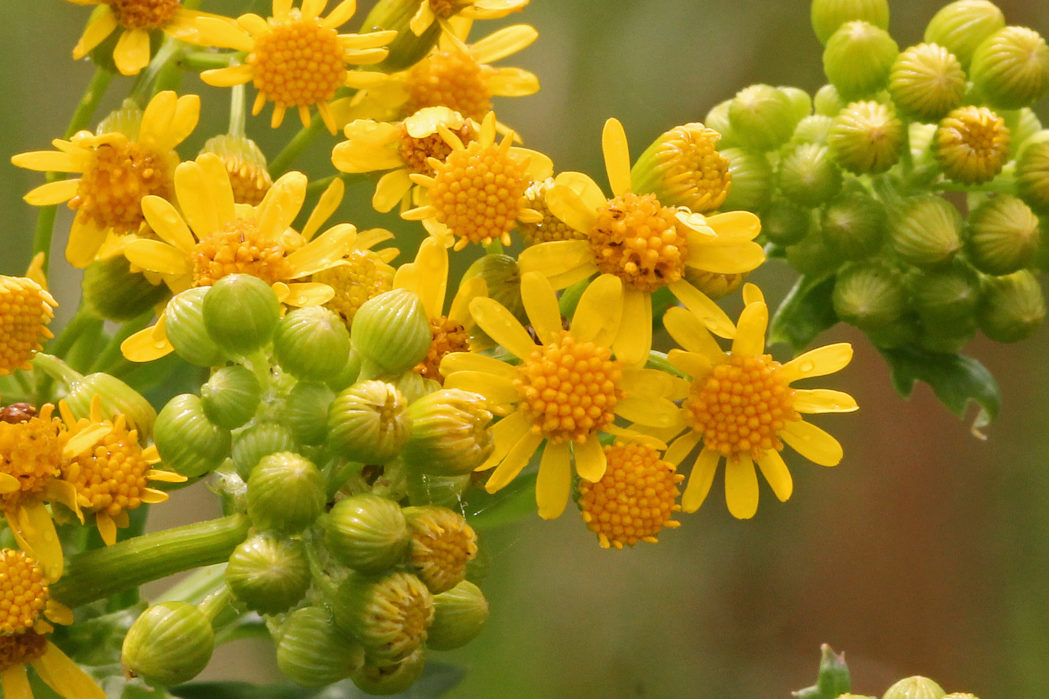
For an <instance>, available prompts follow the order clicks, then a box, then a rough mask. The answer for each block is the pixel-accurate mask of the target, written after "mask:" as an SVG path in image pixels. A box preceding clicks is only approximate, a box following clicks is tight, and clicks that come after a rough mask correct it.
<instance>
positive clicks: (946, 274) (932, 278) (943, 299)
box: [910, 263, 980, 326]
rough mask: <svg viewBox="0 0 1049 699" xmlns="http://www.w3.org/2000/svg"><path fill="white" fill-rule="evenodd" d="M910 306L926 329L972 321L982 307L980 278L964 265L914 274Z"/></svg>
mask: <svg viewBox="0 0 1049 699" xmlns="http://www.w3.org/2000/svg"><path fill="white" fill-rule="evenodd" d="M910 282H911V306H912V307H913V308H914V310H915V311H916V312H917V313H918V316H919V317H920V318H921V319H922V322H923V323H924V324H925V325H927V326H951V325H956V324H958V323H962V322H963V321H965V320H967V319H972V318H974V317H975V315H976V308H977V306H978V305H979V303H980V277H979V275H977V274H976V272H974V271H973V270H972V268H970V267H969V266H968V265H965V264H958V263H956V264H954V265H953V266H951V267H950V268H948V269H943V270H935V271H932V272H923V273H921V274H915V275H913V276H912V278H911V279H910Z"/></svg>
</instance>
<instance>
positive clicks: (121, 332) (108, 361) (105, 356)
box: [91, 309, 153, 371]
mask: <svg viewBox="0 0 1049 699" xmlns="http://www.w3.org/2000/svg"><path fill="white" fill-rule="evenodd" d="M151 320H153V310H152V309H150V310H148V311H146V312H145V313H143V314H142V315H140V316H139V317H138V318H132V319H131V320H129V321H127V322H126V323H124V324H123V325H121V326H120V327H119V328H117V331H116V332H115V333H113V337H111V338H109V343H108V344H107V345H106V346H105V347H104V348H103V349H102V352H101V353H99V355H98V357H97V358H96V359H95V361H94V362H93V363H92V364H91V371H106V370H107V369H109V368H110V367H112V366H114V365H115V364H117V363H118V362H119V361H121V360H123V359H124V355H123V354H122V353H121V351H120V345H121V344H122V343H123V342H124V340H126V339H128V338H129V337H131V336H132V335H134V334H135V333H137V332H138V331H139V330H141V329H142V328H144V327H146V326H147V325H149V321H151Z"/></svg>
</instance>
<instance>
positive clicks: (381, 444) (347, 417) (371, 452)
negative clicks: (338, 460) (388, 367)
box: [328, 381, 412, 464]
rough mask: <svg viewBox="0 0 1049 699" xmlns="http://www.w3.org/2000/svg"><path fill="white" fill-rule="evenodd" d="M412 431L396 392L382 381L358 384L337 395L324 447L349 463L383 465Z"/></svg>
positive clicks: (329, 414)
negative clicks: (327, 445)
mask: <svg viewBox="0 0 1049 699" xmlns="http://www.w3.org/2000/svg"><path fill="white" fill-rule="evenodd" d="M411 429H412V419H411V415H410V414H409V413H408V405H407V402H406V401H405V400H404V396H402V395H401V393H400V391H398V390H397V389H396V388H394V387H393V386H392V385H390V384H388V383H385V382H383V381H362V382H360V383H356V384H354V385H353V386H350V387H349V388H347V389H346V390H344V391H342V392H341V393H339V395H338V396H336V397H335V400H334V401H332V404H331V409H330V411H329V413H328V443H329V444H330V446H331V448H332V449H333V450H335V451H336V452H337V453H339V454H340V455H342V456H344V457H346V458H347V459H351V460H353V461H360V462H361V463H369V464H383V463H386V462H387V461H389V460H390V459H392V458H393V457H394V456H396V455H397V454H398V453H400V451H401V449H402V448H403V447H404V444H405V443H406V442H407V441H408V438H409V435H410V434H411Z"/></svg>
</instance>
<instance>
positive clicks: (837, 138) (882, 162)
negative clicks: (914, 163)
mask: <svg viewBox="0 0 1049 699" xmlns="http://www.w3.org/2000/svg"><path fill="white" fill-rule="evenodd" d="M903 129H904V126H903V122H902V121H900V119H899V118H898V117H897V116H896V113H895V112H894V111H893V110H892V108H891V107H889V106H888V105H885V104H882V103H880V102H873V101H867V102H852V103H851V104H849V105H848V106H847V107H845V108H844V109H842V110H841V111H840V112H838V115H837V116H836V117H834V126H833V127H831V132H830V137H829V138H828V139H827V143H828V144H829V145H830V149H831V152H832V153H834V157H835V159H836V160H837V161H838V165H840V166H841V167H843V168H844V169H846V170H848V171H849V172H855V173H856V174H860V175H862V174H872V175H873V174H877V173H879V172H885V171H886V170H888V169H889V168H890V167H892V166H893V165H895V164H896V161H897V160H899V159H900V155H901V154H902V153H903V136H904V130H903Z"/></svg>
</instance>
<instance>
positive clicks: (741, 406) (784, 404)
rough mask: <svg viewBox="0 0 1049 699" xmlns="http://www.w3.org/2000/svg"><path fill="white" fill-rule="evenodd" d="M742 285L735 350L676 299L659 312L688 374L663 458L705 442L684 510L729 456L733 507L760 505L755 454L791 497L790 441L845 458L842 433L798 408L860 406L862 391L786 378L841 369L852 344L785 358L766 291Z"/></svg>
mask: <svg viewBox="0 0 1049 699" xmlns="http://www.w3.org/2000/svg"><path fill="white" fill-rule="evenodd" d="M743 293H744V300H745V301H747V305H746V307H745V308H744V309H743V312H742V313H741V314H740V317H739V324H738V327H737V329H736V336H735V339H734V340H733V341H732V348H731V350H730V351H729V352H724V351H722V350H721V348H720V347H719V346H718V343H717V342H716V341H715V340H714V338H713V337H712V336H711V335H710V333H709V332H707V330H706V328H704V327H703V325H702V323H701V322H700V321H699V320H698V319H697V318H696V317H695V316H694V315H692V314H691V313H689V312H688V311H686V310H685V309H683V308H680V307H675V308H671V309H670V310H668V311H667V314H666V315H665V316H664V318H663V324H664V326H665V327H666V329H667V331H668V332H669V333H670V335H671V336H672V337H673V338H674V339H675V340H676V341H677V343H678V344H679V345H681V346H682V347H683V348H684V349H674V350H671V351H670V353H669V355H668V357H669V359H670V362H671V364H673V365H674V366H675V367H677V368H678V369H680V370H681V371H682V372H684V373H685V374H687V375H689V376H690V377H691V388H690V389H689V393H688V397H687V398H686V399H685V400H684V402H683V403H682V405H681V408H680V411H679V413H678V418H677V420H676V424H675V425H673V426H671V427H670V428H668V429H667V430H666V433H667V434H670V435H673V434H677V433H680V434H679V436H678V437H677V438H676V439H674V440H673V441H672V442H671V444H670V448H669V449H668V450H667V453H666V455H665V457H664V458H665V459H666V460H667V461H669V462H670V463H672V464H675V465H676V464H679V463H680V462H681V461H682V460H683V459H684V458H685V457H686V456H688V454H689V453H691V452H692V450H693V449H694V448H695V447H696V445H697V444H699V443H700V442H701V441H702V443H703V448H702V450H701V451H700V452H699V456H698V457H697V458H696V461H695V464H694V465H693V467H692V472H691V475H690V476H689V479H688V484H687V486H686V487H685V493H684V495H683V496H682V507H683V509H684V510H685V512H695V511H696V510H697V509H699V506H700V505H702V504H703V501H704V500H705V499H706V497H707V494H708V493H709V492H710V487H711V484H712V483H713V481H714V474H715V472H716V470H717V467H718V464H719V463H721V461H722V460H723V459H724V461H725V462H726V465H725V500H726V502H727V503H728V509H729V512H731V513H732V515H733V516H735V517H738V518H740V519H749V518H750V517H753V516H754V513H755V512H756V511H757V508H758V480H757V475H756V473H755V470H754V465H755V464H757V466H758V468H760V469H761V473H762V475H764V476H765V480H767V481H768V483H769V485H770V486H772V491H773V492H774V493H775V494H776V497H777V498H779V499H780V500H781V501H786V500H787V499H788V498H789V497H790V496H791V493H792V492H793V489H794V486H793V481H792V479H791V476H790V471H788V470H787V466H786V464H785V463H784V462H783V457H782V456H781V455H780V452H781V451H782V450H783V445H784V443H786V444H787V445H789V446H790V447H792V448H793V449H794V450H795V451H797V452H798V453H799V454H801V455H802V456H804V457H805V458H807V459H809V460H810V461H814V462H815V463H817V464H820V465H822V466H835V465H837V464H838V462H840V461H841V458H842V449H841V445H840V444H839V443H838V441H837V440H836V439H834V437H832V436H830V435H829V434H827V433H826V432H825V431H824V430H822V429H820V428H819V427H816V426H815V425H813V424H811V423H808V422H805V421H804V420H803V419H802V415H804V414H811V413H837V412H851V411H853V410H856V409H857V406H856V401H855V400H853V399H852V397H851V396H849V395H848V394H846V393H842V392H841V391H832V390H829V389H802V388H792V387H791V386H790V384H792V383H794V382H795V381H798V380H801V379H807V378H811V377H815V376H824V375H826V374H830V373H833V372H835V371H838V370H839V369H842V368H843V367H845V366H846V365H847V364H848V363H849V361H850V360H851V359H852V346H851V345H849V344H848V343H839V344H835V345H827V346H826V347H821V348H819V349H815V350H811V351H809V352H806V353H805V354H802V355H800V356H798V357H796V358H794V359H793V360H791V361H789V362H787V363H786V364H780V363H779V362H777V361H775V360H773V359H772V357H771V356H770V355H768V354H765V353H764V352H765V330H766V328H767V326H768V317H769V315H768V306H766V305H765V301H764V299H763V298H762V296H761V292H760V291H758V289H757V287H756V286H754V285H753V284H747V285H746V286H745V287H744V292H743Z"/></svg>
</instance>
